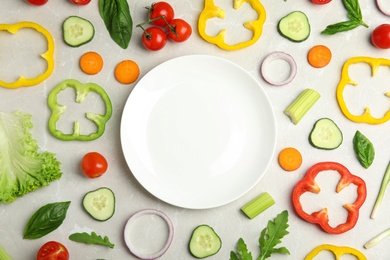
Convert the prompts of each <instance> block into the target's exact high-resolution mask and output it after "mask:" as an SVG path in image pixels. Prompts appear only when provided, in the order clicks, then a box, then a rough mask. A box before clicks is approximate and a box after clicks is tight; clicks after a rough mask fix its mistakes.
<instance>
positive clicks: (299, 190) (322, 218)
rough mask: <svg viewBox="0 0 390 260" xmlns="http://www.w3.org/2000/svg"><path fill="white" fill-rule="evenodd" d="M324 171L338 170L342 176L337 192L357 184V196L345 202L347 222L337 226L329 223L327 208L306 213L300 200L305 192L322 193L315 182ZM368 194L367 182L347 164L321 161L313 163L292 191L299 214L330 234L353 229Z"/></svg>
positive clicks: (293, 200)
mask: <svg viewBox="0 0 390 260" xmlns="http://www.w3.org/2000/svg"><path fill="white" fill-rule="evenodd" d="M323 171H337V172H338V173H339V174H340V175H341V178H340V180H339V182H338V184H337V187H336V192H337V193H339V192H340V191H341V190H343V189H344V188H345V187H347V186H349V185H350V184H354V185H356V186H357V195H358V196H357V198H356V200H355V202H354V203H352V204H345V205H344V208H345V209H346V210H347V211H348V217H347V220H346V222H345V223H341V224H339V225H338V226H336V227H332V226H330V225H329V216H328V212H327V209H326V208H323V209H322V210H320V211H316V212H313V213H311V214H308V213H306V212H305V211H304V210H303V207H302V205H301V202H300V197H301V195H302V194H304V193H305V192H312V193H316V194H318V193H320V191H321V189H320V187H319V186H318V185H317V183H316V182H315V178H316V176H317V175H318V173H320V172H323ZM366 196H367V188H366V183H365V182H364V180H363V179H361V178H360V177H358V176H355V175H353V174H352V173H351V172H350V171H349V170H348V169H347V168H346V167H345V166H343V165H342V164H340V163H337V162H320V163H317V164H315V165H313V166H312V167H311V168H310V169H309V170H308V171H307V173H306V176H305V177H304V178H303V179H301V180H300V181H299V182H298V183H297V184H296V185H295V187H294V190H293V193H292V202H293V205H294V208H295V211H296V212H297V214H298V215H299V216H300V217H301V218H303V219H304V220H306V221H308V222H310V223H313V224H318V225H319V226H320V227H321V228H322V229H323V230H324V231H325V232H328V233H329V234H342V233H344V232H347V231H348V230H350V229H352V228H353V227H354V226H355V225H356V223H357V221H358V218H359V209H360V207H361V206H362V205H363V203H364V201H365V200H366Z"/></svg>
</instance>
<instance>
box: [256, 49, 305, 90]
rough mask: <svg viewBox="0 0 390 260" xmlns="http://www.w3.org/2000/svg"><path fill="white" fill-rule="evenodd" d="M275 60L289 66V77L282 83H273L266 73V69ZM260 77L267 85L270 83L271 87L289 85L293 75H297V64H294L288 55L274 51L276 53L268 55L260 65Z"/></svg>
mask: <svg viewBox="0 0 390 260" xmlns="http://www.w3.org/2000/svg"><path fill="white" fill-rule="evenodd" d="M275 60H284V61H286V62H287V63H288V65H289V66H290V74H289V76H288V77H287V78H286V79H285V80H283V81H279V82H277V81H274V80H273V79H272V78H271V77H269V76H268V75H267V73H266V67H267V66H268V65H269V64H270V63H271V62H273V61H275ZM260 71H261V75H262V76H263V78H264V80H265V81H267V82H268V83H270V84H271V85H274V86H282V85H286V84H288V83H290V82H291V81H292V80H293V79H294V78H295V75H296V74H297V64H296V63H295V60H294V59H293V57H292V56H291V55H290V54H287V53H285V52H281V51H276V52H272V53H271V54H269V55H268V56H267V57H266V58H265V59H264V60H263V62H262V64H261V69H260Z"/></svg>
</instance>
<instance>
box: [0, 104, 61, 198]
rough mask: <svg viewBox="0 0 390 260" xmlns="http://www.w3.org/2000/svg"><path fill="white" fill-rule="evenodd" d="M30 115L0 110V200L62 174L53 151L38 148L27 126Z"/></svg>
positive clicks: (12, 196) (39, 185)
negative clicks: (41, 150)
mask: <svg viewBox="0 0 390 260" xmlns="http://www.w3.org/2000/svg"><path fill="white" fill-rule="evenodd" d="M32 127H33V124H32V122H31V115H30V114H28V113H24V112H22V111H15V112H13V113H9V114H8V113H3V112H0V202H2V203H11V202H13V201H14V200H15V199H16V198H17V197H21V196H23V195H25V194H26V193H28V192H31V191H34V190H36V189H39V188H41V187H45V186H48V185H49V183H50V182H52V181H55V180H58V179H60V178H61V176H62V172H61V169H60V164H61V163H60V162H59V161H58V160H57V159H56V157H55V155H54V154H53V153H50V152H47V151H43V152H40V151H39V147H38V143H37V141H36V140H35V139H33V137H32V135H31V133H30V129H31V128H32Z"/></svg>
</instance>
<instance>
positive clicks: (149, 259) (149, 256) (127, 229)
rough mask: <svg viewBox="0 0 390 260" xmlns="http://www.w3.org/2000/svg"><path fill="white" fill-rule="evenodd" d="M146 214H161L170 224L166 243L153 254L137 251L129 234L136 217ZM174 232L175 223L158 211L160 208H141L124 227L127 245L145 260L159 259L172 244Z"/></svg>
mask: <svg viewBox="0 0 390 260" xmlns="http://www.w3.org/2000/svg"><path fill="white" fill-rule="evenodd" d="M145 215H156V216H159V217H160V218H162V219H163V220H164V221H165V223H166V224H167V226H168V238H167V240H166V242H165V245H164V246H163V247H162V248H161V250H160V251H158V252H155V253H151V254H149V253H148V254H145V253H142V252H137V249H135V248H134V247H133V245H132V243H131V239H130V237H129V236H128V234H129V233H130V226H131V225H132V222H133V221H135V220H136V219H138V218H139V217H142V216H145ZM173 234H174V228H173V224H172V221H171V219H170V218H169V217H168V216H167V215H166V214H165V213H163V212H161V211H158V210H155V209H144V210H141V211H138V212H136V213H134V214H133V215H132V216H131V217H130V218H129V220H128V221H127V223H126V225H125V229H124V239H125V243H126V245H127V247H128V248H129V250H130V252H131V253H132V254H133V255H134V256H136V257H138V258H139V259H144V260H153V259H157V258H159V257H161V256H162V255H163V254H164V253H165V252H166V251H167V250H168V248H169V246H170V245H171V243H172V240H173Z"/></svg>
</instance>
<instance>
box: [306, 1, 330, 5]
mask: <svg viewBox="0 0 390 260" xmlns="http://www.w3.org/2000/svg"><path fill="white" fill-rule="evenodd" d="M330 1H332V0H311V2H312V3H314V4H316V5H324V4H327V3H329V2H330Z"/></svg>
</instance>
